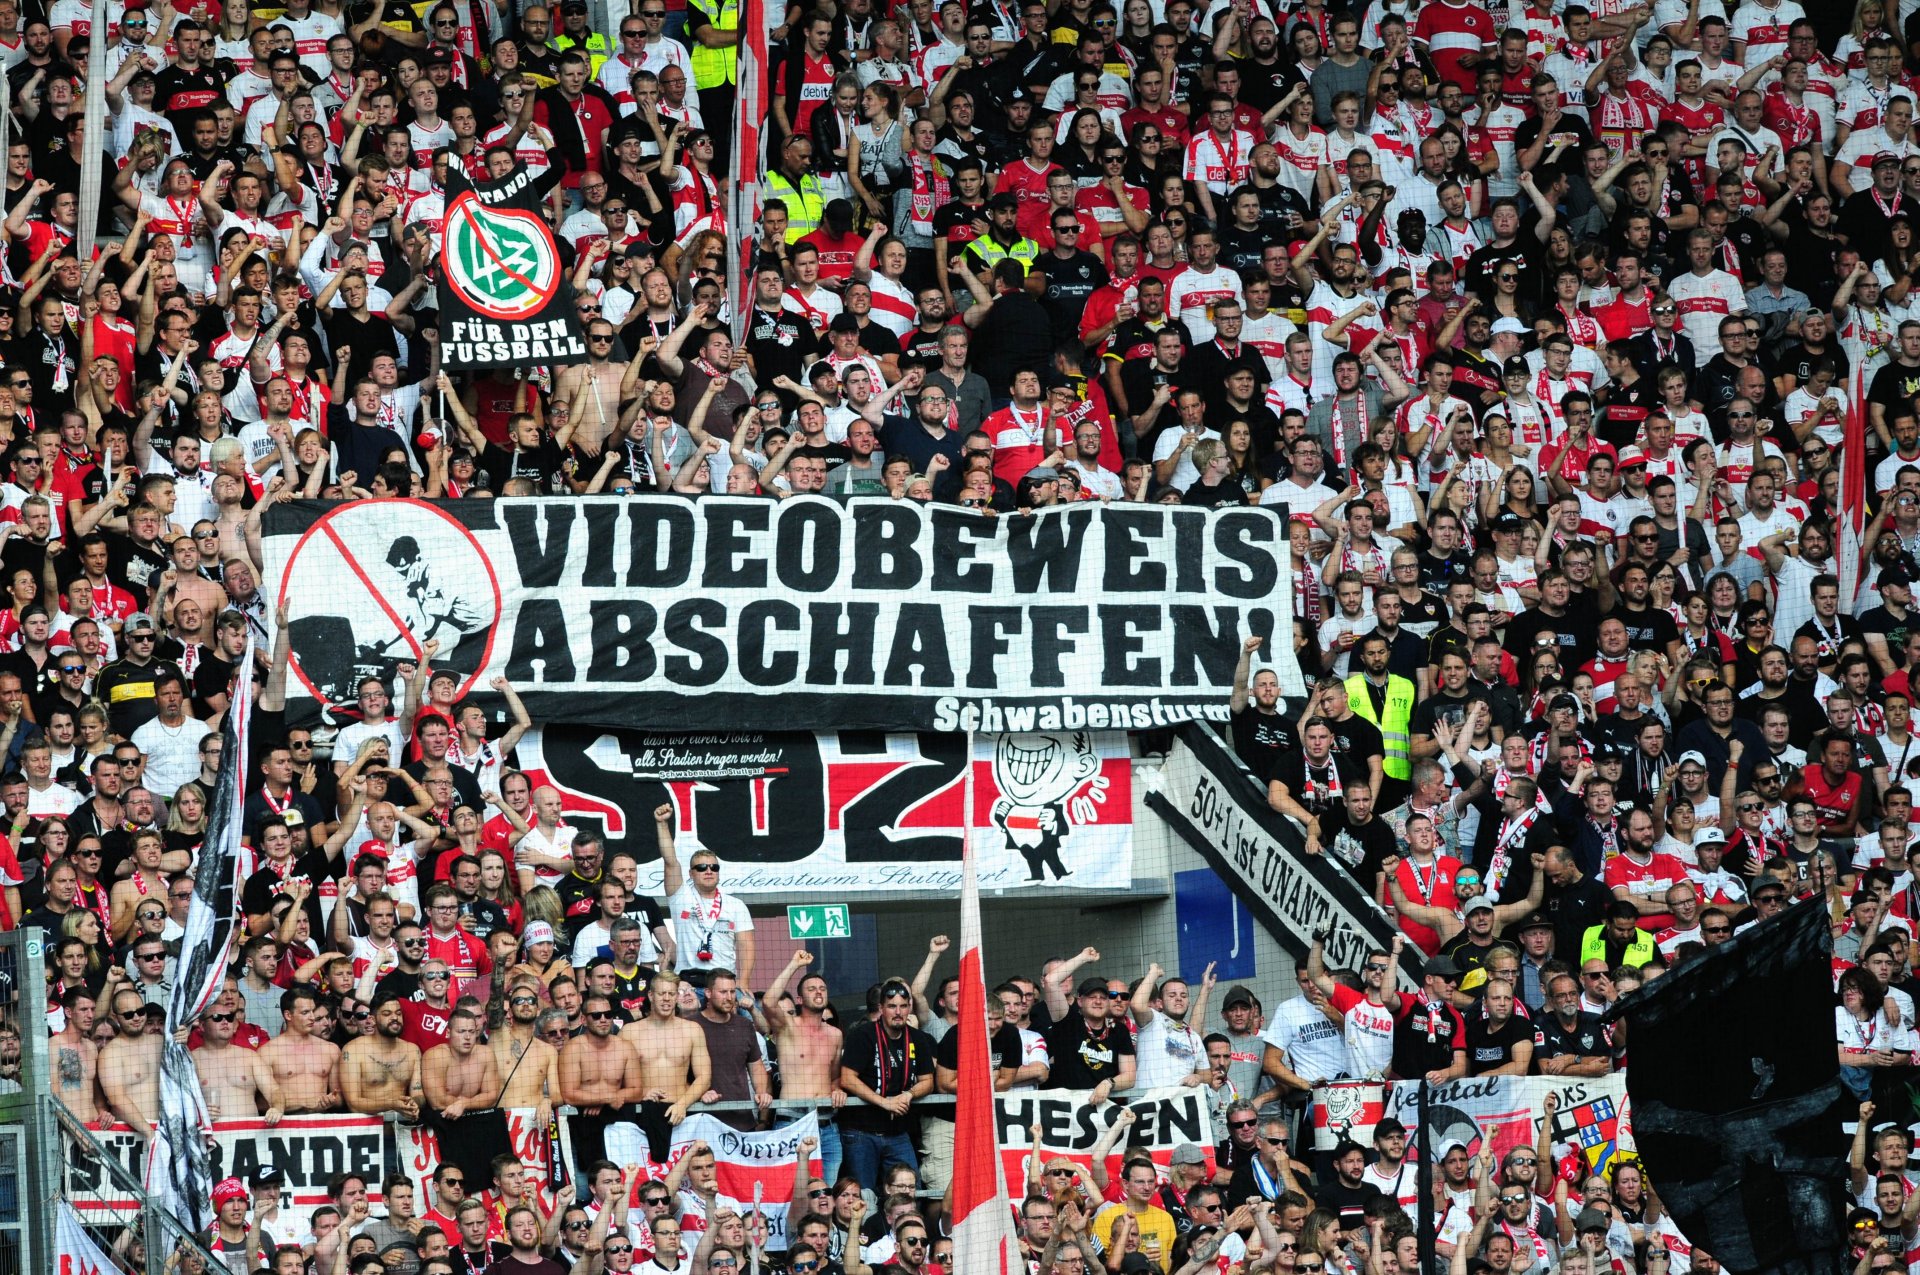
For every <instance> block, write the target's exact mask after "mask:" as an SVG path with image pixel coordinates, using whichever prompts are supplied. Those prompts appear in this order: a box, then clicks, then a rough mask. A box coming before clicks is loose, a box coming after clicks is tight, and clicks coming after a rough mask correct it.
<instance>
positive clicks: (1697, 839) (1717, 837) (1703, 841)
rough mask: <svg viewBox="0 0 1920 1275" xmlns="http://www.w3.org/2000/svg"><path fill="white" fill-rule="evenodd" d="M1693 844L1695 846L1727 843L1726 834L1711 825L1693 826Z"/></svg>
mask: <svg viewBox="0 0 1920 1275" xmlns="http://www.w3.org/2000/svg"><path fill="white" fill-rule="evenodd" d="M1693 844H1694V846H1695V847H1696V848H1697V847H1699V846H1724V845H1726V844H1727V834H1726V833H1724V832H1722V831H1720V829H1718V828H1715V827H1713V826H1711V825H1709V826H1707V827H1705V828H1695V829H1694V830H1693Z"/></svg>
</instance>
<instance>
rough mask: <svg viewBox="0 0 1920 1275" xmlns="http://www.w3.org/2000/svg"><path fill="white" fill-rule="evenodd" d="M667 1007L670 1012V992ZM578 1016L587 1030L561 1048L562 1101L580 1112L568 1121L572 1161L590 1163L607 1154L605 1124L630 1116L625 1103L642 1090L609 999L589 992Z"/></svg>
mask: <svg viewBox="0 0 1920 1275" xmlns="http://www.w3.org/2000/svg"><path fill="white" fill-rule="evenodd" d="M667 1006H668V1012H672V1007H673V1000H672V998H671V997H669V998H668V1001H667ZM580 1017H581V1019H582V1020H584V1021H585V1023H586V1025H587V1029H586V1030H585V1031H583V1032H581V1033H580V1034H579V1035H578V1036H575V1037H574V1038H573V1039H572V1040H570V1041H568V1042H567V1043H566V1045H565V1046H564V1047H562V1048H561V1050H560V1100H561V1101H562V1102H566V1103H571V1104H572V1105H573V1106H575V1107H577V1108H578V1109H579V1113H580V1114H579V1115H577V1116H574V1117H573V1118H571V1119H570V1120H568V1122H567V1124H568V1126H569V1127H570V1128H571V1129H572V1130H573V1161H574V1163H575V1164H592V1163H593V1162H594V1161H596V1160H604V1159H606V1158H607V1154H606V1147H607V1141H606V1135H607V1126H608V1125H609V1124H612V1123H613V1122H614V1121H616V1120H626V1119H631V1118H632V1111H631V1109H630V1108H629V1106H628V1104H629V1103H631V1102H632V1101H633V1100H634V1099H635V1098H637V1097H639V1096H640V1095H641V1094H642V1093H644V1092H645V1090H644V1089H643V1088H642V1072H641V1065H640V1059H639V1057H638V1056H637V1055H636V1054H635V1053H634V1050H633V1046H632V1045H630V1044H629V1043H628V1042H626V1041H624V1040H621V1039H619V1038H617V1037H616V1036H614V1034H613V1001H612V999H611V998H609V997H607V996H606V995H604V994H602V993H600V992H593V993H590V994H588V995H587V996H586V997H585V999H583V1000H582V1001H581V1002H580ZM694 1030H695V1031H698V1030H699V1029H698V1028H695V1029H694ZM700 1043H701V1045H702V1046H704V1045H705V1044H706V1041H705V1040H704V1039H703V1040H702V1041H701V1042H700Z"/></svg>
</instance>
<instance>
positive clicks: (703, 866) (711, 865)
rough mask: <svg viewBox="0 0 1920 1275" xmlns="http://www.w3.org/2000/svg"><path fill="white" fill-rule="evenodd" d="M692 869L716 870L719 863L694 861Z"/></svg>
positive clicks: (700, 870) (701, 870)
mask: <svg viewBox="0 0 1920 1275" xmlns="http://www.w3.org/2000/svg"><path fill="white" fill-rule="evenodd" d="M693 870H694V871H695V872H718V871H719V870H720V865H719V864H717V863H696V864H694V865H693Z"/></svg>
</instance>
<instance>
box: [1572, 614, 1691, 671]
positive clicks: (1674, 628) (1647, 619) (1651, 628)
mask: <svg viewBox="0 0 1920 1275" xmlns="http://www.w3.org/2000/svg"><path fill="white" fill-rule="evenodd" d="M1607 618H1608V619H1610V620H1618V621H1620V623H1622V624H1624V625H1626V626H1627V646H1628V648H1629V649H1631V650H1635V651H1664V650H1666V649H1667V646H1668V644H1669V643H1672V642H1678V641H1679V640H1680V626H1679V625H1677V624H1675V623H1674V622H1673V617H1672V616H1670V615H1668V614H1667V613H1666V612H1665V611H1661V610H1659V609H1657V608H1655V607H1653V606H1648V607H1647V609H1646V610H1644V611H1629V610H1628V609H1627V608H1626V607H1625V606H1617V607H1615V608H1614V609H1613V610H1611V611H1609V612H1607ZM1563 667H1564V666H1563Z"/></svg>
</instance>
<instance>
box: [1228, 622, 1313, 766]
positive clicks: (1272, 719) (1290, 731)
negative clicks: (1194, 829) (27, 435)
mask: <svg viewBox="0 0 1920 1275" xmlns="http://www.w3.org/2000/svg"><path fill="white" fill-rule="evenodd" d="M1264 641H1265V639H1264V638H1259V637H1250V638H1248V639H1247V640H1246V641H1245V642H1244V643H1242V644H1241V647H1240V663H1239V665H1238V666H1237V667H1236V668H1235V669H1234V675H1233V699H1232V701H1231V703H1230V706H1229V707H1230V711H1231V713H1232V718H1231V720H1232V723H1233V751H1234V752H1236V753H1238V754H1239V755H1240V760H1241V761H1244V762H1246V763H1247V767H1248V769H1250V770H1252V771H1253V774H1254V778H1256V779H1258V780H1260V781H1261V782H1263V783H1264V782H1266V781H1267V780H1269V779H1271V778H1272V777H1273V765H1274V763H1275V762H1276V761H1277V760H1279V758H1280V755H1281V754H1282V753H1286V752H1290V751H1294V750H1297V749H1298V748H1299V746H1300V743H1299V738H1298V736H1297V735H1296V734H1295V732H1294V727H1293V722H1292V720H1291V719H1290V718H1289V717H1288V716H1287V714H1286V713H1285V712H1284V711H1283V707H1284V705H1283V702H1282V700H1281V698H1280V675H1279V674H1278V673H1276V672H1274V671H1273V670H1272V669H1261V670H1260V671H1259V672H1258V673H1255V674H1253V675H1252V678H1251V680H1249V678H1248V670H1249V669H1250V668H1251V667H1252V664H1253V657H1254V655H1255V653H1256V652H1258V651H1259V649H1260V646H1261V644H1262V643H1263V642H1264Z"/></svg>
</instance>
